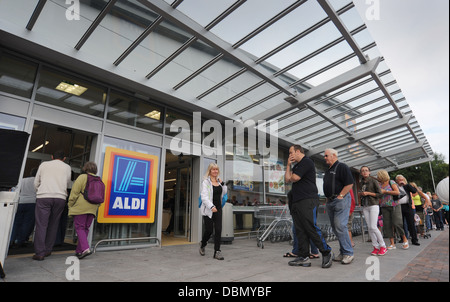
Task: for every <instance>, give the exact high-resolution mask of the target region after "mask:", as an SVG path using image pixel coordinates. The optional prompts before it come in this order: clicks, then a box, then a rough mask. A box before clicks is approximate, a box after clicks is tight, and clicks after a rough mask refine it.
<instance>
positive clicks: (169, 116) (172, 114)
mask: <svg viewBox="0 0 450 302" xmlns="http://www.w3.org/2000/svg"><path fill="white" fill-rule="evenodd" d="M176 120H183V121H186V122H187V123H188V124H189V128H183V130H180V129H177V131H175V132H170V125H171V124H172V123H173V122H174V121H176ZM164 127H165V128H166V129H165V130H166V132H165V133H166V135H169V136H177V135H178V134H179V133H180V131H183V132H184V131H190V139H192V132H193V131H191V130H193V121H192V115H191V116H189V115H184V114H181V113H178V112H176V111H172V110H170V109H167V113H166V121H165V125H164ZM191 141H192V140H191Z"/></svg>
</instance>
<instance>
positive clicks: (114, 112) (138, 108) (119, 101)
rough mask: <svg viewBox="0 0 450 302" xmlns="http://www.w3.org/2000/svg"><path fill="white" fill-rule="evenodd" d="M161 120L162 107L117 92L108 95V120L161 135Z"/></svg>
mask: <svg viewBox="0 0 450 302" xmlns="http://www.w3.org/2000/svg"><path fill="white" fill-rule="evenodd" d="M162 118H163V109H162V107H158V106H155V105H153V104H150V103H147V102H145V101H143V100H140V99H137V98H134V97H132V96H128V95H125V94H121V93H118V92H114V91H113V92H112V93H111V94H110V99H109V105H108V119H109V120H112V121H116V122H119V123H123V124H127V125H131V126H134V127H138V128H143V129H147V130H151V131H155V132H158V133H161V132H162V120H163V119H162Z"/></svg>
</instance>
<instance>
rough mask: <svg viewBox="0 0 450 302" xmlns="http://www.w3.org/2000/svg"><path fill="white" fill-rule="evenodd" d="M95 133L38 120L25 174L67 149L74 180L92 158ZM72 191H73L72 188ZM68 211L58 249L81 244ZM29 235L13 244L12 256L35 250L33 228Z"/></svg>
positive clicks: (32, 136) (62, 221) (33, 133)
mask: <svg viewBox="0 0 450 302" xmlns="http://www.w3.org/2000/svg"><path fill="white" fill-rule="evenodd" d="M95 136H96V135H95V134H92V133H87V132H83V131H80V130H77V129H72V128H66V127H62V126H58V125H53V124H48V123H44V122H39V121H35V123H34V125H33V131H32V133H31V139H30V145H29V148H28V153H27V159H26V163H25V170H24V174H23V177H24V178H25V177H29V176H30V175H31V172H32V170H33V169H35V168H36V169H37V168H38V167H39V165H40V164H41V163H42V162H44V161H49V160H51V155H52V154H53V152H55V151H57V150H63V151H64V154H65V156H66V161H65V162H66V163H67V164H69V165H70V166H71V168H72V181H74V180H75V179H76V178H77V177H78V176H79V175H80V174H81V173H82V171H81V168H82V167H83V165H84V164H85V163H86V162H87V161H89V158H90V156H91V146H92V142H93V140H94V138H95ZM68 192H69V194H70V188H69V190H68ZM67 211H68V209H67V206H66V209H65V211H64V212H63V214H62V216H61V221H60V226H59V229H58V234H57V238H56V242H55V247H54V251H61V250H75V247H76V244H77V238H76V232H75V230H74V228H73V220H72V219H71V218H68V217H67ZM28 238H29V240H28V242H25V243H24V244H22V243H21V244H13V245H12V246H11V247H10V249H9V255H17V254H28V253H33V251H34V250H33V243H32V240H33V230H30V234H29V237H28Z"/></svg>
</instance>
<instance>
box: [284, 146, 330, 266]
mask: <svg viewBox="0 0 450 302" xmlns="http://www.w3.org/2000/svg"><path fill="white" fill-rule="evenodd" d="M293 163H295V165H294V167H293V168H292V171H291V164H293ZM285 180H286V182H287V183H288V182H291V183H292V204H291V205H290V206H291V207H290V208H291V215H292V218H293V220H294V227H295V233H296V235H297V241H298V257H297V258H296V259H295V260H293V261H290V262H289V265H291V266H311V262H310V259H309V249H310V245H309V242H310V240H311V241H312V242H313V243H314V245H315V246H317V248H318V249H319V251H320V252H321V253H322V267H323V268H329V267H330V266H331V264H332V258H333V253H332V251H331V248H330V247H329V246H328V244H327V243H326V241H325V239H324V237H323V235H322V232H321V230H320V228H319V227H318V226H317V224H316V217H317V207H318V205H319V197H318V190H317V186H316V167H315V165H314V162H313V161H312V160H311V159H310V158H309V157H306V156H305V153H304V151H303V148H302V147H301V146H299V145H294V146H292V147H291V148H289V159H288V163H287V168H286V173H285Z"/></svg>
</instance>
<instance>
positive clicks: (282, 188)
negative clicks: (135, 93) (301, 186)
mask: <svg viewBox="0 0 450 302" xmlns="http://www.w3.org/2000/svg"><path fill="white" fill-rule="evenodd" d="M288 157H289V152H288V150H285V149H281V148H279V149H278V157H277V158H274V157H269V158H265V159H264V185H265V192H266V203H268V204H275V205H285V204H287V202H288V199H287V193H288V192H289V191H290V190H291V187H292V184H291V183H286V182H285V181H284V175H285V172H286V164H287V160H288Z"/></svg>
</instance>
